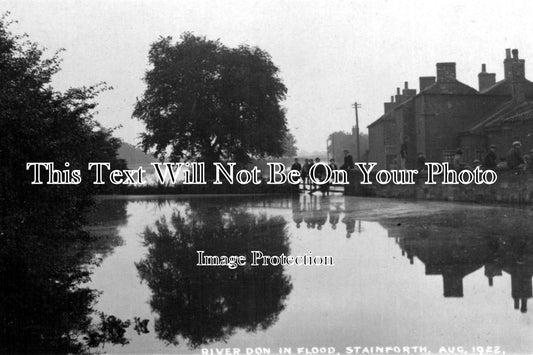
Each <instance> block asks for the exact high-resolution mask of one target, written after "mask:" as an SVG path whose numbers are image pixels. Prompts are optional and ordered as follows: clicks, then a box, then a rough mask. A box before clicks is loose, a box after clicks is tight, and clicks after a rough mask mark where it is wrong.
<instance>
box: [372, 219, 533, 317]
mask: <svg viewBox="0 0 533 355" xmlns="http://www.w3.org/2000/svg"><path fill="white" fill-rule="evenodd" d="M455 213H456V215H454V214H453V213H452V214H451V215H450V216H442V215H441V216H438V217H424V221H421V220H420V219H418V220H408V219H404V220H402V223H398V221H397V220H394V221H393V220H391V221H388V222H383V223H381V224H382V226H384V227H385V228H386V229H387V230H388V233H389V237H391V238H394V240H395V242H396V243H397V244H398V246H399V247H400V249H401V250H402V256H406V257H407V258H408V259H409V260H410V263H411V264H412V263H413V262H414V258H415V257H416V258H418V259H419V260H420V261H421V262H422V263H423V264H424V265H425V273H426V275H442V278H443V294H444V297H463V279H464V278H465V277H466V276H467V275H469V274H471V273H473V272H475V271H477V270H479V269H480V268H482V267H484V274H485V276H486V277H487V279H488V285H489V286H492V285H493V284H494V277H496V276H501V275H502V271H505V272H506V273H508V274H509V275H510V276H511V297H512V298H513V300H514V307H515V309H520V311H521V312H523V313H525V312H527V302H528V299H529V298H532V297H533V282H532V281H533V280H532V278H533V240H532V239H530V238H529V237H528V233H529V232H528V231H529V230H530V229H531V227H532V224H533V221H530V219H527V218H523V216H520V215H519V216H515V217H516V218H513V216H511V217H510V216H507V217H508V218H506V219H505V220H502V219H501V218H499V219H498V218H495V216H484V217H483V218H480V217H475V216H473V215H472V213H470V214H469V213H466V214H465V213H464V211H461V212H460V213H459V212H455ZM517 213H518V214H520V213H521V212H517ZM458 227H459V228H458ZM458 230H459V232H458Z"/></svg>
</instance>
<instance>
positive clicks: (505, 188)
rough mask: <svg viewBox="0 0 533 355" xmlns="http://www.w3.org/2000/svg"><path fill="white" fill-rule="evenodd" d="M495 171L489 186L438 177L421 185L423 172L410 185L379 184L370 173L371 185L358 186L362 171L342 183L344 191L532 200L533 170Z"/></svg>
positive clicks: (433, 197)
mask: <svg viewBox="0 0 533 355" xmlns="http://www.w3.org/2000/svg"><path fill="white" fill-rule="evenodd" d="M497 174H498V180H497V181H496V182H495V183H494V184H492V185H486V184H483V185H476V184H470V185H462V184H459V185H443V184H442V183H441V182H442V179H441V178H440V177H438V178H436V179H435V181H436V184H435V185H428V184H425V181H426V179H427V174H425V173H424V172H423V173H421V174H419V175H418V176H417V177H416V178H415V181H416V183H415V184H414V185H396V184H393V183H390V184H386V185H381V184H379V183H377V182H376V181H375V179H374V176H372V177H371V181H372V184H371V185H362V184H361V183H360V182H361V181H362V179H363V176H362V174H361V173H360V172H359V171H358V170H352V171H350V172H349V174H348V177H349V182H350V184H349V185H347V186H345V194H346V195H352V196H377V197H388V198H406V199H420V200H440V201H463V202H481V203H524V204H529V203H533V171H525V172H520V173H515V172H512V171H501V172H497Z"/></svg>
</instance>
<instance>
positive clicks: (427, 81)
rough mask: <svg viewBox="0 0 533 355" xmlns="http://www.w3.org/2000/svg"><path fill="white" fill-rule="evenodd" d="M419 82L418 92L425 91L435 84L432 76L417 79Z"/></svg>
mask: <svg viewBox="0 0 533 355" xmlns="http://www.w3.org/2000/svg"><path fill="white" fill-rule="evenodd" d="M418 80H419V82H420V91H423V90H425V89H426V88H428V87H429V86H431V85H433V84H435V77H434V76H421V77H420V78H418Z"/></svg>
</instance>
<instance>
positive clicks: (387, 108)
mask: <svg viewBox="0 0 533 355" xmlns="http://www.w3.org/2000/svg"><path fill="white" fill-rule="evenodd" d="M383 106H384V107H385V113H389V112H390V111H392V109H393V108H394V107H395V106H396V103H395V102H394V96H391V97H390V102H385V103H384V104H383Z"/></svg>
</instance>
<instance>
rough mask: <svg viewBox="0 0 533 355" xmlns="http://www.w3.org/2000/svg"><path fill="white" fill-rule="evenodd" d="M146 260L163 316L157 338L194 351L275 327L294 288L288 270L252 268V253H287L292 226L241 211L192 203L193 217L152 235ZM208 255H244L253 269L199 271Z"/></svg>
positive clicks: (161, 226) (175, 219)
mask: <svg viewBox="0 0 533 355" xmlns="http://www.w3.org/2000/svg"><path fill="white" fill-rule="evenodd" d="M143 237H144V243H145V245H146V246H147V247H148V255H147V257H146V258H145V259H144V260H142V261H140V262H139V263H138V264H137V269H138V271H139V274H140V276H141V278H142V279H143V280H145V281H146V282H147V283H148V285H149V287H150V288H151V290H152V298H151V301H150V305H151V307H152V309H153V311H154V312H156V313H158V315H159V317H158V318H156V320H155V330H156V333H157V336H158V337H159V338H160V339H162V340H164V341H166V342H168V343H171V344H174V345H176V344H178V342H179V339H180V337H181V338H183V339H185V340H186V341H187V343H188V346H189V347H191V348H196V347H198V346H200V345H203V344H208V343H211V342H216V341H225V340H227V339H228V338H229V337H230V336H231V335H232V334H233V333H234V332H235V331H236V330H237V329H244V330H246V331H248V332H255V331H257V330H264V329H267V328H268V327H270V326H271V325H272V324H274V323H275V322H276V321H277V319H278V315H279V314H280V312H281V311H283V309H284V308H285V300H286V298H287V296H288V295H289V293H290V292H291V290H292V284H291V282H290V279H289V277H288V276H286V275H285V274H284V268H283V266H257V267H250V266H249V262H250V258H249V254H250V250H261V251H263V253H265V254H266V255H279V254H281V253H285V254H288V253H289V246H288V236H287V231H286V222H285V220H284V219H283V218H282V217H267V216H266V215H254V214H251V213H249V212H245V210H244V209H242V208H233V207H226V208H225V209H220V207H219V206H216V207H209V206H208V205H206V204H202V205H197V206H194V205H191V206H190V208H189V209H188V210H187V212H186V213H175V214H173V216H172V217H171V221H170V223H168V222H167V221H166V220H165V219H164V218H163V219H161V220H159V221H158V222H157V223H156V227H155V230H150V229H146V230H145V232H144V234H143ZM198 250H204V251H205V254H206V255H218V256H220V255H227V256H229V255H245V256H247V258H248V265H246V266H241V267H237V268H236V269H233V270H232V269H229V268H228V267H225V266H204V267H200V266H197V265H196V264H197V258H198V257H197V251H198Z"/></svg>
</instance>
